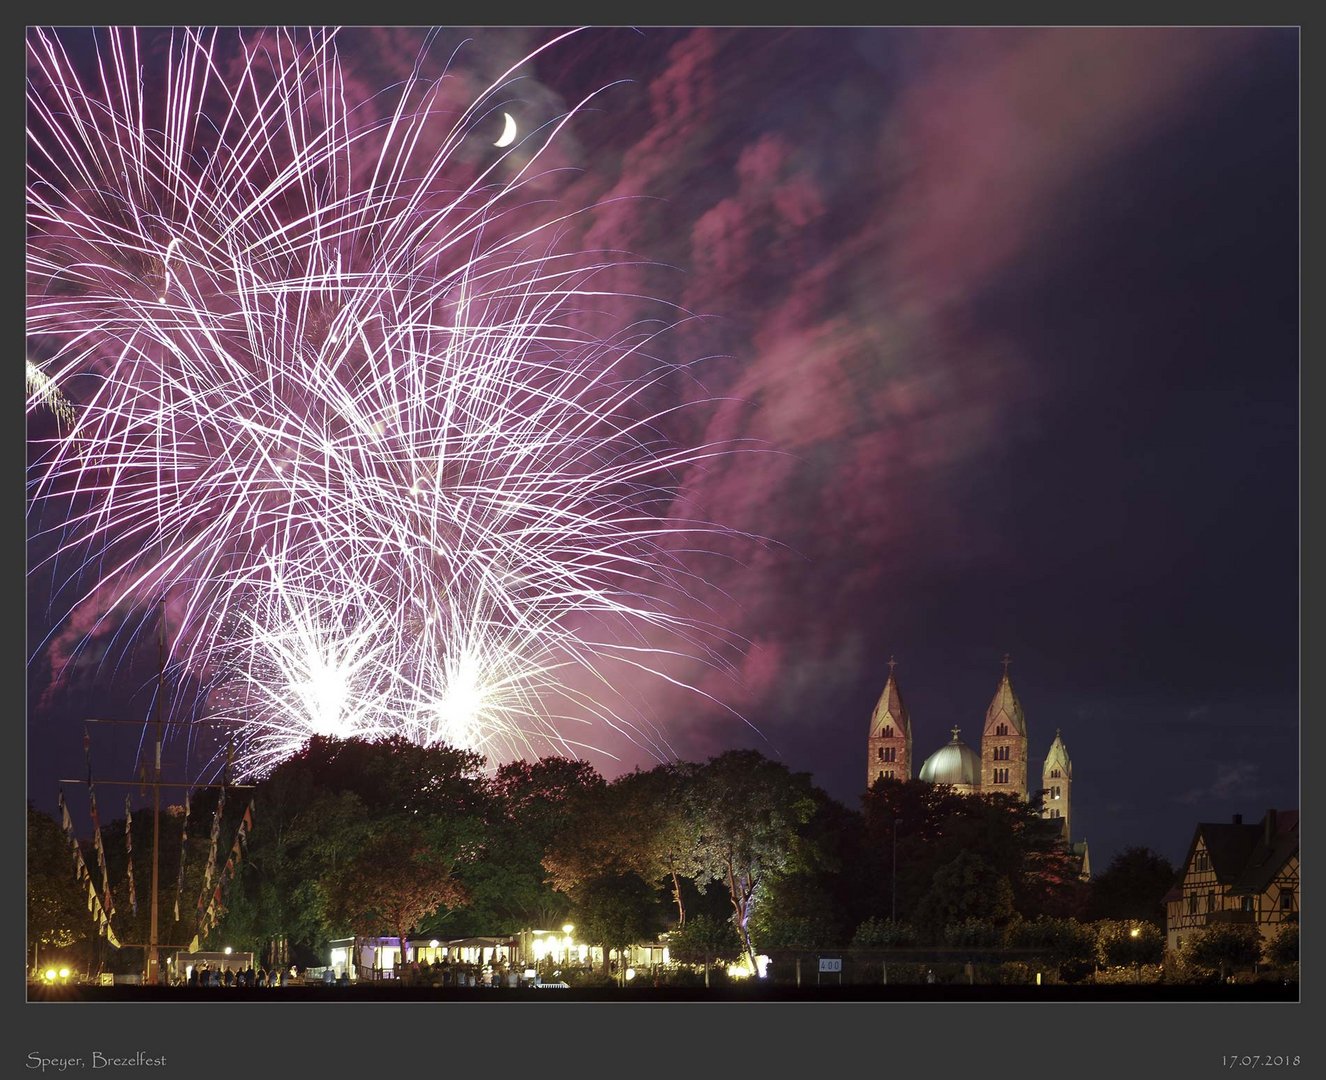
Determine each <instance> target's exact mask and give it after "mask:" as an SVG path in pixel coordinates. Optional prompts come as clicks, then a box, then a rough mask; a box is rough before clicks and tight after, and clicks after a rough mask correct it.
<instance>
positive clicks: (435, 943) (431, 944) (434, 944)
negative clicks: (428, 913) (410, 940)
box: [428, 938, 438, 949]
mask: <svg viewBox="0 0 1326 1080" xmlns="http://www.w3.org/2000/svg"><path fill="white" fill-rule="evenodd" d="M437 946H438V940H437V938H433V940H432V941H430V942H429V943H428V947H429V948H430V949H436V948H437Z"/></svg>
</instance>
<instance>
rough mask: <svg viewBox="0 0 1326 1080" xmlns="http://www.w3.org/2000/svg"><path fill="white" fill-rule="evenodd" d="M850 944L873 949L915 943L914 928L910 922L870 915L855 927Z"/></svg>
mask: <svg viewBox="0 0 1326 1080" xmlns="http://www.w3.org/2000/svg"><path fill="white" fill-rule="evenodd" d="M852 944H853V945H858V946H862V947H864V948H874V949H878V948H898V947H900V946H908V945H915V944H916V928H915V927H914V926H912V924H911V923H904V922H894V921H893V920H892V919H880V918H876V917H875V916H873V915H872V916H871V917H870V918H868V919H866V920H865V922H863V923H861V925H860V926H858V927H857V928H856V932H855V933H854V934H853V935H852Z"/></svg>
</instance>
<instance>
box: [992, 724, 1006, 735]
mask: <svg viewBox="0 0 1326 1080" xmlns="http://www.w3.org/2000/svg"><path fill="white" fill-rule="evenodd" d="M995 734H996V735H1007V734H1008V725H1007V724H1000V725H999V726H998V727H996V728H995Z"/></svg>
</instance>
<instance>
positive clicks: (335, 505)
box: [27, 29, 727, 773]
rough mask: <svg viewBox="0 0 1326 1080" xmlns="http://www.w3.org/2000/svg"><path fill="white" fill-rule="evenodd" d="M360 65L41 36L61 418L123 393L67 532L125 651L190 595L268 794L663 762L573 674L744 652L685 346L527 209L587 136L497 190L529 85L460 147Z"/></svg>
mask: <svg viewBox="0 0 1326 1080" xmlns="http://www.w3.org/2000/svg"><path fill="white" fill-rule="evenodd" d="M148 38H150V41H149V40H148ZM339 40H341V39H340V38H339V37H338V35H337V34H336V33H335V32H331V31H323V30H316V29H314V30H308V31H302V32H295V31H263V32H260V33H248V32H230V33H229V34H227V33H225V32H222V31H209V32H203V31H196V30H178V31H174V32H170V33H164V32H163V33H162V34H155V35H147V36H146V37H145V36H143V35H140V34H138V33H136V32H133V31H119V30H106V31H99V32H96V33H85V34H84V35H83V36H82V37H80V38H78V41H77V51H76V52H74V51H72V50H74V49H75V45H74V44H73V43H71V41H70V40H69V38H68V35H65V34H63V33H56V32H48V31H43V30H40V29H36V30H33V31H31V32H30V34H29V42H28V54H29V91H28V115H29V125H28V136H29V148H30V149H29V172H28V186H27V197H28V227H29V239H28V257H27V262H28V337H29V345H30V349H31V350H32V353H33V354H34V355H35V356H37V357H38V358H39V363H40V368H38V369H37V370H38V371H39V372H42V371H44V372H47V373H49V374H46V375H43V379H45V380H46V381H45V382H44V383H42V384H41V386H40V387H39V388H38V389H39V392H37V393H31V392H30V399H29V409H30V410H31V409H33V408H35V407H37V406H38V405H40V404H42V402H51V401H59V400H61V398H60V397H58V396H57V395H59V394H60V393H61V387H65V388H70V387H73V386H75V385H78V386H79V387H80V390H81V389H82V388H83V387H88V388H89V389H87V390H86V392H80V393H77V394H75V393H74V392H73V391H72V390H68V392H67V395H66V396H68V397H69V399H70V402H71V409H72V411H71V413H70V414H69V416H68V427H69V430H68V431H67V433H62V434H61V436H60V437H58V438H55V439H52V440H51V441H50V442H49V444H47V445H45V446H43V447H41V448H40V452H39V453H38V454H37V455H36V458H35V464H34V465H33V467H32V469H31V475H30V482H29V491H30V507H31V510H30V517H31V519H32V530H31V531H32V535H33V536H34V537H36V538H39V539H43V540H46V541H49V544H50V547H51V549H52V551H53V552H54V554H53V555H52V556H51V559H52V560H53V563H54V564H55V565H56V566H57V567H59V568H65V567H68V568H70V569H68V570H67V571H64V572H63V575H62V578H61V579H62V580H71V581H74V582H76V583H78V584H77V587H76V589H75V600H74V601H73V602H72V603H70V604H68V605H67V608H68V611H69V612H71V613H72V612H73V611H76V610H78V609H80V607H84V606H86V605H92V604H95V605H98V611H97V612H96V613H95V614H96V621H95V622H94V630H93V634H96V633H98V632H102V631H104V630H105V629H106V627H105V626H98V625H96V623H99V622H105V621H109V620H112V619H113V620H115V621H116V622H117V623H120V624H131V623H133V621H134V620H133V618H132V617H127V616H126V615H125V613H126V612H136V613H138V621H139V624H140V625H141V624H143V623H145V622H146V620H147V619H148V618H149V617H150V613H151V612H152V610H153V608H154V606H155V605H156V604H157V603H158V601H160V600H161V598H162V597H165V596H169V598H170V608H171V613H172V614H171V621H172V628H173V632H172V635H171V654H170V658H169V659H170V665H171V668H172V670H173V671H174V672H175V673H176V674H177V675H178V676H180V678H179V679H178V680H177V682H179V683H180V684H181V685H182V684H183V683H184V682H185V681H186V679H185V677H186V676H187V679H188V681H190V682H191V683H192V684H194V685H197V686H200V687H203V688H205V689H204V690H203V691H200V694H202V693H205V695H206V697H207V702H206V705H207V707H208V709H209V710H210V712H211V714H212V715H217V714H220V715H227V716H230V717H231V718H232V719H234V720H236V721H237V722H238V723H239V724H240V726H241V732H242V734H243V736H244V738H243V741H242V744H241V749H240V755H239V761H240V763H241V765H242V767H243V768H244V769H245V770H246V771H248V772H249V773H261V772H262V771H263V770H265V769H266V768H268V767H270V766H271V765H272V764H273V763H275V762H277V761H279V760H281V759H282V758H283V757H285V756H287V755H288V754H289V753H291V752H292V751H293V750H295V749H296V748H297V747H298V746H299V745H300V744H301V743H302V741H303V740H304V739H306V738H307V737H308V736H310V735H313V734H335V735H343V736H344V735H369V736H372V735H377V734H386V733H401V734H405V735H407V736H409V737H410V738H411V739H414V740H416V741H418V742H421V743H433V742H446V743H449V744H452V745H458V746H462V747H465V748H467V749H477V750H480V751H481V752H483V753H485V754H488V755H490V757H491V758H501V757H507V756H515V755H519V754H522V753H525V752H527V751H546V750H547V749H553V750H562V751H569V750H572V749H573V748H577V747H580V746H583V745H585V739H584V738H583V737H576V738H572V737H571V736H570V734H568V732H569V730H571V726H572V725H575V724H585V723H588V722H590V721H593V722H594V723H608V724H611V725H613V726H614V727H617V728H619V729H621V730H624V731H625V732H626V733H627V734H628V735H630V736H631V737H632V738H634V739H636V740H637V741H641V742H642V744H649V745H652V746H658V745H660V744H661V742H660V740H661V736H660V735H659V733H657V732H650V731H647V730H644V729H642V728H641V727H639V726H638V725H636V724H633V723H628V722H627V721H626V720H625V719H623V718H622V717H621V716H618V715H615V714H614V713H612V712H611V711H609V710H605V709H604V708H602V707H601V706H599V705H597V704H595V702H594V701H592V700H590V699H589V698H588V697H586V696H585V695H584V694H580V693H577V692H574V691H571V690H569V688H568V684H567V681H566V679H565V675H566V674H567V672H568V671H570V670H582V671H588V672H591V673H593V674H594V675H595V676H596V677H602V676H603V671H602V667H603V664H602V662H603V661H604V660H605V658H610V657H616V658H618V659H620V660H623V661H625V662H627V663H630V664H632V665H635V666H637V667H643V668H645V669H646V670H649V669H651V668H652V667H653V662H652V661H651V652H650V649H649V648H644V649H642V648H641V647H640V641H641V640H643V637H642V635H645V636H648V637H649V638H650V640H651V641H652V640H655V639H657V638H658V635H660V634H661V635H662V637H663V638H665V639H667V640H670V641H674V642H676V643H677V644H676V648H679V649H683V650H688V651H689V652H690V653H693V654H698V655H702V656H709V657H712V656H713V655H714V652H713V649H712V648H711V645H712V643H713V642H715V641H716V640H717V638H716V637H715V636H714V635H715V634H716V633H717V631H715V629H714V628H712V627H709V626H706V625H705V624H703V623H701V622H697V621H695V620H693V619H691V618H688V617H686V616H685V615H684V614H683V612H685V611H686V610H688V605H687V603H686V602H685V601H686V600H687V599H688V598H689V597H690V596H691V594H692V592H693V591H694V585H695V581H694V579H693V578H692V577H691V576H690V575H689V574H688V572H687V570H686V565H685V561H684V560H683V559H682V558H681V557H680V555H678V554H677V553H678V552H680V551H681V550H682V549H684V548H686V547H693V546H695V537H696V535H697V534H699V535H703V534H706V533H712V532H717V531H721V530H718V527H717V526H713V525H710V524H707V523H704V522H697V521H678V520H675V519H671V518H669V508H670V505H671V500H672V495H673V491H674V485H675V482H676V478H677V476H678V475H679V474H680V472H681V471H682V470H683V469H685V468H686V467H688V466H691V465H694V464H695V463H697V462H700V461H702V460H703V459H705V458H707V457H710V456H712V455H715V454H719V453H724V452H726V449H727V448H723V447H717V446H709V445H704V446H685V447H677V446H675V445H672V444H670V443H669V442H668V441H667V440H666V439H665V438H664V436H663V432H664V431H666V430H667V428H668V424H669V419H670V418H669V412H670V411H671V410H670V409H664V410H662V411H660V410H658V409H656V408H654V407H651V405H650V402H651V401H653V400H654V399H655V398H656V396H657V393H656V391H657V389H658V387H659V384H660V383H664V382H666V381H667V380H669V379H671V378H672V377H673V376H674V375H675V374H676V370H677V369H676V368H675V367H674V366H672V365H668V364H665V363H662V362H661V361H660V360H658V358H657V357H656V356H655V353H654V350H655V345H656V342H657V339H658V336H659V334H660V333H662V332H664V331H665V330H666V329H667V327H668V326H669V325H670V323H671V322H672V321H673V320H669V319H660V320H655V321H651V322H650V323H648V324H631V325H626V326H621V327H618V328H615V329H614V330H611V331H609V332H606V333H605V332H601V331H596V330H595V329H593V327H595V326H596V325H598V322H599V320H598V319H597V318H596V317H594V315H593V314H592V312H593V310H594V308H595V307H596V306H598V303H599V299H600V294H601V293H602V292H604V291H606V290H605V289H603V288H601V287H600V286H599V285H598V284H597V283H598V282H599V280H600V279H601V278H602V277H603V273H604V271H605V270H608V269H610V268H611V267H612V266H613V265H614V264H615V263H617V262H619V261H620V258H621V257H620V256H614V255H612V254H610V253H600V252H586V251H579V250H572V251H565V250H562V249H561V244H562V239H563V235H564V233H565V232H566V230H567V227H568V223H569V222H570V221H571V220H572V219H573V218H574V216H575V215H574V213H571V214H559V213H556V212H548V211H547V209H546V207H537V206H534V204H532V203H531V202H530V201H529V200H528V199H527V198H526V195H525V192H526V188H527V186H528V185H529V184H530V183H531V182H532V180H533V179H534V178H536V177H538V176H539V172H538V170H539V168H540V160H541V156H542V155H543V154H544V153H545V152H546V150H547V148H548V146H549V145H550V144H551V143H552V141H553V140H554V139H555V138H556V136H557V133H558V132H559V131H560V130H561V128H562V127H563V125H565V124H566V123H567V122H568V121H569V120H570V119H571V118H572V117H573V116H575V115H576V113H577V111H578V107H577V108H572V109H571V110H569V111H568V112H567V113H566V114H565V115H563V116H561V117H559V118H558V119H556V120H554V121H551V122H550V123H549V124H547V125H546V126H545V127H544V128H542V129H539V130H538V131H537V132H535V133H534V134H531V135H528V136H526V138H525V139H524V140H522V141H521V142H519V143H517V144H516V145H515V146H512V147H510V148H508V149H504V150H502V151H500V152H498V153H494V152H493V151H492V150H491V149H489V150H488V154H489V158H488V159H487V160H479V161H478V162H477V164H476V163H475V162H474V161H473V160H472V159H467V160H466V161H465V162H462V161H461V160H460V159H461V157H462V156H463V155H462V154H461V151H462V149H465V148H467V147H470V146H472V145H474V143H475V142H476V140H479V139H487V141H486V143H484V145H485V146H488V147H491V138H490V137H489V136H488V135H487V134H484V135H479V134H476V131H477V129H478V127H479V125H480V124H481V123H483V124H489V125H490V124H491V120H492V117H493V116H494V115H499V116H500V115H501V110H500V107H499V106H500V105H501V103H502V101H503V95H504V94H506V93H508V92H509V91H510V87H511V86H512V84H513V81H514V80H515V79H516V78H517V77H518V76H517V71H518V68H519V66H520V65H517V66H516V67H513V68H511V69H510V70H508V71H507V72H505V73H503V74H502V76H500V77H499V78H498V79H497V80H495V81H494V82H492V83H491V84H490V85H488V86H487V87H486V88H484V89H483V90H482V91H481V92H480V93H478V94H477V95H476V96H475V97H474V99H473V100H472V101H471V102H470V103H469V104H468V106H466V107H462V108H458V109H455V110H453V111H452V112H451V113H450V114H446V111H445V109H444V108H443V104H442V96H441V94H440V86H441V83H440V81H432V82H429V81H427V80H424V79H423V78H422V77H421V76H420V75H419V74H418V69H417V68H416V72H415V74H414V75H413V76H412V77H411V78H409V79H407V80H405V82H404V83H403V84H402V85H400V86H397V87H396V88H395V89H394V90H393V91H392V92H391V95H390V98H389V99H388V97H386V96H380V97H379V98H377V99H371V100H369V101H361V102H356V101H354V95H353V94H352V92H351V90H350V88H349V84H348V80H347V77H346V75H345V73H344V71H343V69H342V60H341V55H340V52H339V51H338V41H339ZM555 44H556V39H554V40H553V41H551V42H549V43H548V44H547V45H545V46H544V48H548V47H553V46H555ZM532 58H533V54H532V55H531V56H527V57H526V58H525V59H524V61H522V63H526V64H527V63H529V61H530V60H531V59H532ZM149 71H150V75H146V74H144V72H149ZM388 101H389V104H385V106H384V103H387V102H388ZM582 105H583V103H582ZM494 110H496V112H495V111H494ZM517 151H519V156H518V157H512V156H511V155H514V154H516V152H517ZM33 370H34V368H33V366H32V365H31V363H30V366H29V378H30V380H31V377H32V371H33ZM31 385H32V384H31V381H30V386H31ZM84 622H86V617H85V619H84ZM646 632H651V633H647V634H646ZM633 635H634V636H633ZM89 636H91V635H89ZM126 640H127V636H126ZM557 701H561V702H562V704H561V706H558V705H556V704H554V702H557ZM568 702H570V703H571V705H572V707H570V708H568V707H567V703H568ZM200 704H201V703H200V702H198V701H197V700H195V701H192V702H183V703H181V702H180V701H178V700H177V701H175V702H174V703H173V707H174V708H176V709H177V710H192V711H193V714H194V715H196V713H197V711H198V706H199V705H200ZM663 744H665V741H663Z"/></svg>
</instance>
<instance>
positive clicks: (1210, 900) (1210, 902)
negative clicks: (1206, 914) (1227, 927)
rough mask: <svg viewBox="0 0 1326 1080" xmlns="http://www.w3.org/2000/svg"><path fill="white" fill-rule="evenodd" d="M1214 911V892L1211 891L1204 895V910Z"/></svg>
mask: <svg viewBox="0 0 1326 1080" xmlns="http://www.w3.org/2000/svg"><path fill="white" fill-rule="evenodd" d="M1215 909H1216V901H1215V890H1214V889H1212V890H1211V891H1210V892H1209V893H1207V894H1206V910H1207V911H1215Z"/></svg>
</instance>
